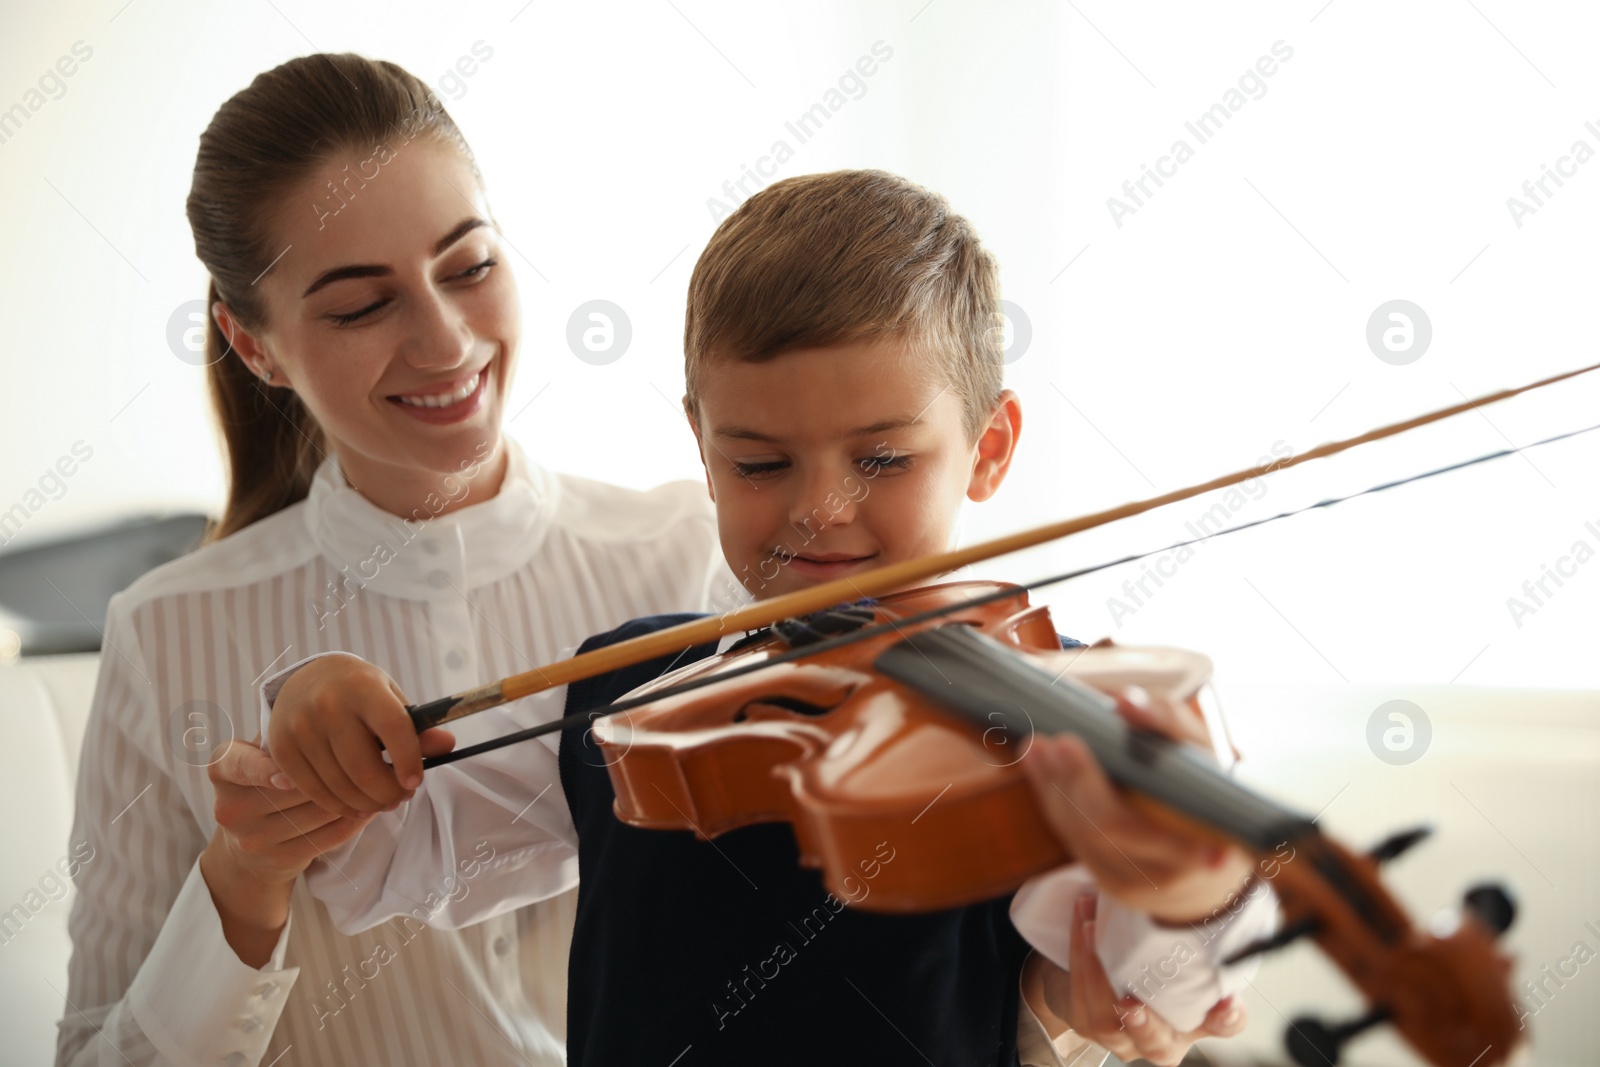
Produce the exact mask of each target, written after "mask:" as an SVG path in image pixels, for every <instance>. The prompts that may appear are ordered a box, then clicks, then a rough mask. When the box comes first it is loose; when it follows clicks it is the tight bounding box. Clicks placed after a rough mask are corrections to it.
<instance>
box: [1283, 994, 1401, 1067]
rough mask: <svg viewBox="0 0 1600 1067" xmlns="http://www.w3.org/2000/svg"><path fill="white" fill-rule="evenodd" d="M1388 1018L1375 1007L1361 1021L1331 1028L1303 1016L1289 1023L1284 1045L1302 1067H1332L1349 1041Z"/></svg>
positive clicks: (1355, 1020) (1321, 1022)
mask: <svg viewBox="0 0 1600 1067" xmlns="http://www.w3.org/2000/svg"><path fill="white" fill-rule="evenodd" d="M1388 1017H1389V1013H1388V1012H1387V1011H1385V1010H1383V1009H1382V1008H1374V1009H1373V1010H1372V1011H1370V1012H1368V1013H1367V1014H1365V1015H1363V1016H1362V1017H1361V1018H1359V1019H1352V1020H1351V1021H1350V1022H1347V1023H1343V1024H1341V1025H1339V1026H1329V1025H1328V1024H1326V1023H1324V1022H1323V1021H1322V1020H1320V1019H1313V1018H1312V1017H1311V1016H1309V1015H1302V1016H1300V1017H1299V1018H1297V1019H1295V1021H1294V1022H1292V1023H1290V1024H1289V1032H1288V1033H1286V1034H1285V1035H1284V1046H1285V1047H1286V1048H1287V1049H1288V1052H1289V1058H1290V1059H1292V1060H1294V1062H1296V1063H1298V1064H1299V1065H1300V1067H1332V1065H1333V1064H1335V1063H1338V1062H1339V1049H1340V1048H1342V1047H1343V1045H1344V1043H1345V1042H1346V1041H1349V1040H1350V1039H1351V1038H1352V1037H1355V1036H1356V1035H1357V1034H1359V1033H1360V1032H1361V1031H1363V1030H1366V1029H1368V1028H1369V1027H1373V1026H1376V1025H1378V1024H1379V1023H1381V1022H1383V1021H1384V1020H1385V1019H1387V1018H1388Z"/></svg>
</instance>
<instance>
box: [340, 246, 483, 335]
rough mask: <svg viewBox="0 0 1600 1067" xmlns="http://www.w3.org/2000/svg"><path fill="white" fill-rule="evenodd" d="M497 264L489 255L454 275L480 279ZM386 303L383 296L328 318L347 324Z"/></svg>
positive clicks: (472, 280)
mask: <svg viewBox="0 0 1600 1067" xmlns="http://www.w3.org/2000/svg"><path fill="white" fill-rule="evenodd" d="M499 264H500V261H499V260H497V259H495V258H494V257H493V256H490V257H489V258H488V259H486V260H484V261H483V262H482V263H477V264H474V265H473V266H471V267H468V268H467V269H466V270H464V271H462V272H461V273H459V274H457V275H456V276H455V277H456V278H461V279H465V280H466V281H471V282H476V281H481V280H483V279H484V278H485V277H487V276H488V274H489V271H490V269H491V268H493V267H496V266H499ZM387 303H389V301H388V299H387V298H385V299H383V300H376V301H374V302H372V303H371V304H368V305H367V306H366V307H364V308H362V309H360V310H359V311H352V312H350V313H348V314H338V313H334V314H330V315H329V316H328V318H329V319H330V320H331V321H333V322H335V323H337V324H338V325H340V326H348V325H350V324H351V323H352V322H355V321H356V320H357V319H361V318H365V317H366V316H367V315H370V314H372V313H373V312H374V311H377V310H378V309H379V308H381V307H383V306H384V305H385V304H387Z"/></svg>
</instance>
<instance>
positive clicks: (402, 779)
mask: <svg viewBox="0 0 1600 1067" xmlns="http://www.w3.org/2000/svg"><path fill="white" fill-rule="evenodd" d="M267 740H268V742H269V745H268V747H269V749H270V751H271V753H272V758H273V759H274V760H275V761H276V762H277V764H278V766H279V767H281V768H282V769H283V772H284V775H285V776H286V777H285V778H284V779H282V780H280V782H279V784H280V785H284V786H289V785H292V786H294V787H296V788H298V789H299V790H300V791H301V792H302V793H304V794H305V796H306V797H308V798H310V799H311V800H313V801H315V802H316V803H317V804H319V805H321V806H322V807H324V808H326V809H327V810H328V811H329V812H333V813H335V814H338V815H344V816H347V817H352V818H353V817H356V816H360V815H370V814H372V813H374V812H379V811H388V810H392V809H393V808H394V807H395V806H396V805H398V804H399V803H400V802H401V801H404V800H409V799H411V794H412V791H413V790H415V789H416V787H417V786H419V785H421V784H422V759H423V756H425V755H427V756H434V755H440V754H442V753H445V752H448V751H450V749H451V748H453V747H454V746H455V737H454V735H452V734H451V733H450V732H449V731H448V730H441V729H438V728H434V729H431V730H424V731H423V732H422V733H420V734H419V733H417V731H416V727H415V726H414V725H413V724H412V722H411V716H410V715H408V714H406V700H405V694H404V693H402V692H401V691H400V687H399V686H398V685H396V684H395V681H394V679H392V678H390V677H389V676H388V675H387V674H385V673H384V672H383V671H382V670H381V669H379V668H378V667H376V666H374V665H372V664H370V663H368V662H367V661H366V660H363V659H360V658H359V657H356V656H350V655H339V656H322V657H320V658H318V659H314V660H312V661H311V662H310V663H307V664H306V665H305V666H303V667H301V668H300V669H299V670H297V671H295V673H294V674H292V675H290V677H289V679H288V681H286V682H284V684H283V688H282V689H280V690H279V691H278V697H277V699H276V700H275V701H274V702H273V705H272V715H271V717H270V718H269V720H268V723H267ZM380 742H381V745H380ZM385 750H387V751H388V753H389V758H390V759H391V760H393V761H394V762H393V764H392V765H391V764H390V763H388V762H385V760H384V758H383V754H384V751H385Z"/></svg>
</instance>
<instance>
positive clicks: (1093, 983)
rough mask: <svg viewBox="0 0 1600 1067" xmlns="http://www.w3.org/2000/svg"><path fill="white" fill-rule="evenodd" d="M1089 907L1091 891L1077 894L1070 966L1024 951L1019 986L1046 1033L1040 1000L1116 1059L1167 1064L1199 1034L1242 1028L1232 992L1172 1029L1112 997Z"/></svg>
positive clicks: (1143, 1008) (1131, 1000)
mask: <svg viewBox="0 0 1600 1067" xmlns="http://www.w3.org/2000/svg"><path fill="white" fill-rule="evenodd" d="M1094 912H1095V898H1094V894H1093V893H1087V894H1085V895H1084V896H1082V897H1080V898H1079V900H1078V902H1077V905H1076V906H1075V908H1074V912H1073V916H1072V919H1073V922H1072V960H1071V964H1072V969H1071V971H1064V970H1062V969H1061V968H1060V967H1057V966H1056V965H1055V964H1053V963H1051V962H1050V961H1049V960H1047V959H1045V958H1044V957H1043V956H1041V955H1039V954H1038V953H1034V954H1033V955H1031V956H1029V957H1028V963H1027V967H1026V969H1025V970H1024V972H1023V988H1024V989H1025V990H1026V991H1027V993H1028V994H1029V996H1028V1001H1029V1004H1030V1005H1031V1006H1032V1007H1033V1009H1034V1014H1035V1015H1039V1016H1040V1021H1041V1022H1043V1023H1044V1024H1045V1029H1046V1031H1049V1032H1052V1036H1054V1033H1053V1032H1054V1031H1055V1030H1056V1029H1057V1028H1056V1027H1052V1026H1051V1025H1050V1019H1048V1018H1047V1017H1045V1016H1044V1015H1042V1014H1040V1011H1039V1009H1040V1007H1041V1006H1042V1007H1043V1008H1044V1009H1045V1010H1046V1011H1048V1012H1049V1013H1050V1015H1053V1016H1054V1017H1055V1019H1056V1021H1058V1022H1059V1023H1061V1024H1063V1025H1065V1026H1067V1027H1070V1028H1071V1029H1072V1031H1073V1032H1074V1033H1076V1034H1078V1035H1079V1036H1080V1037H1084V1038H1087V1039H1088V1040H1090V1041H1093V1042H1094V1043H1095V1044H1097V1045H1099V1046H1100V1047H1101V1048H1103V1049H1105V1050H1106V1051H1108V1052H1110V1053H1111V1054H1112V1055H1114V1056H1116V1057H1117V1058H1119V1059H1122V1060H1136V1059H1146V1060H1149V1061H1150V1062H1151V1063H1154V1064H1159V1065H1161V1067H1171V1065H1173V1064H1176V1063H1178V1062H1179V1061H1180V1060H1182V1059H1183V1057H1184V1054H1185V1053H1186V1052H1188V1051H1189V1047H1190V1046H1191V1045H1193V1044H1194V1043H1195V1042H1196V1041H1198V1040H1199V1039H1200V1038H1202V1037H1233V1036H1235V1035H1236V1034H1240V1033H1243V1032H1244V1028H1245V1022H1246V1012H1245V1008H1244V1005H1243V1004H1241V1003H1239V1001H1238V998H1236V997H1224V998H1223V999H1222V1000H1220V1001H1218V1002H1217V1003H1216V1004H1214V1005H1213V1006H1212V1008H1211V1010H1210V1012H1208V1013H1207V1014H1206V1017H1205V1021H1204V1022H1202V1023H1201V1024H1200V1026H1199V1027H1198V1028H1196V1029H1194V1030H1190V1031H1188V1032H1187V1033H1183V1032H1179V1031H1177V1030H1174V1029H1173V1028H1172V1026H1171V1024H1169V1023H1168V1022H1167V1021H1166V1020H1165V1019H1163V1018H1162V1017H1161V1016H1160V1015H1157V1014H1156V1013H1155V1012H1154V1011H1153V1010H1151V1009H1150V1008H1149V1007H1148V1006H1147V1005H1145V1004H1144V1003H1143V1002H1142V1001H1140V1000H1139V999H1138V998H1137V997H1118V996H1117V995H1116V993H1115V992H1114V991H1113V990H1112V988H1111V981H1110V979H1108V978H1107V977H1106V972H1105V968H1104V967H1102V966H1101V964H1100V957H1099V956H1098V955H1096V953H1095V950H1094ZM1041 1000H1042V1001H1043V1004H1042V1005H1041V1004H1040V1001H1041Z"/></svg>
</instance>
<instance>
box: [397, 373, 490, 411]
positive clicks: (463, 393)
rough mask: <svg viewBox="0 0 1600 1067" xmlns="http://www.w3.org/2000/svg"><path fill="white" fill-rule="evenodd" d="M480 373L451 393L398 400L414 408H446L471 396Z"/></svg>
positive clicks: (406, 397)
mask: <svg viewBox="0 0 1600 1067" xmlns="http://www.w3.org/2000/svg"><path fill="white" fill-rule="evenodd" d="M482 374H483V372H482V371H479V372H478V373H477V374H474V375H473V376H472V377H471V378H468V379H467V380H466V382H464V383H463V384H462V386H461V388H460V389H457V390H456V391H455V392H453V393H440V394H438V395H437V396H402V397H400V398H399V400H400V402H401V403H402V404H410V405H411V406H412V407H415V408H447V407H449V406H450V405H451V404H459V403H460V402H461V401H463V400H465V399H466V398H467V397H469V396H471V395H472V391H473V390H474V389H476V388H477V387H478V378H479V376H480V375H482Z"/></svg>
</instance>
